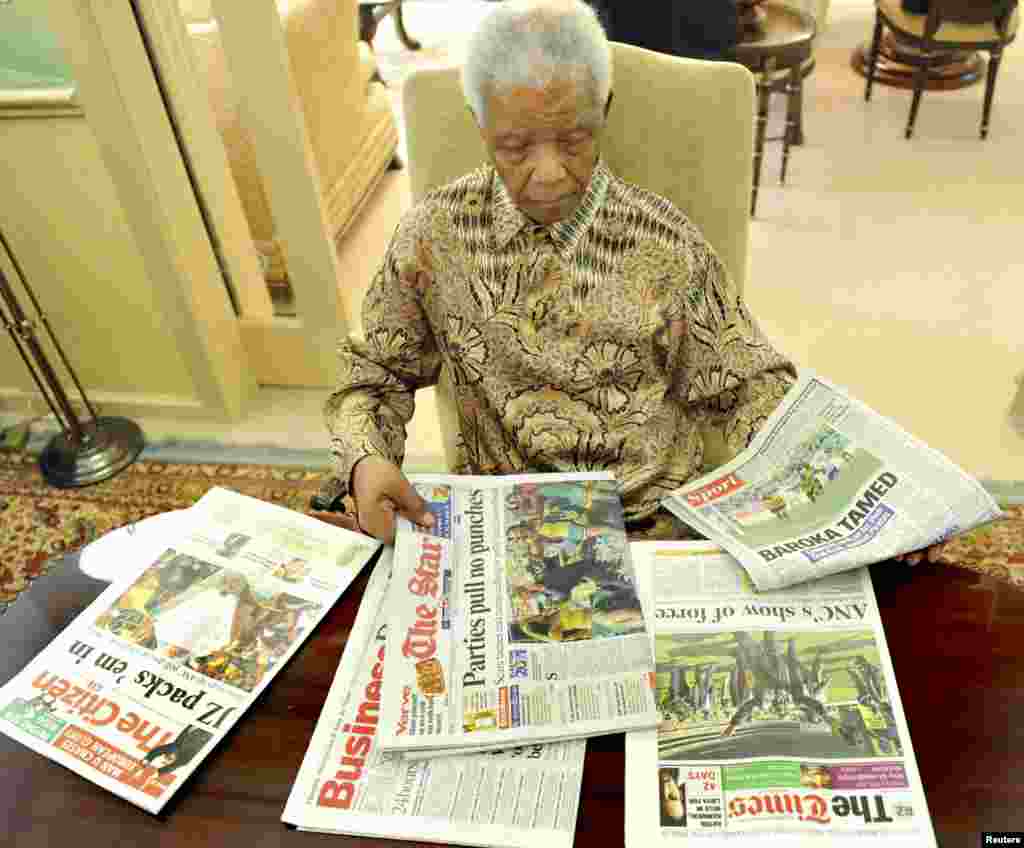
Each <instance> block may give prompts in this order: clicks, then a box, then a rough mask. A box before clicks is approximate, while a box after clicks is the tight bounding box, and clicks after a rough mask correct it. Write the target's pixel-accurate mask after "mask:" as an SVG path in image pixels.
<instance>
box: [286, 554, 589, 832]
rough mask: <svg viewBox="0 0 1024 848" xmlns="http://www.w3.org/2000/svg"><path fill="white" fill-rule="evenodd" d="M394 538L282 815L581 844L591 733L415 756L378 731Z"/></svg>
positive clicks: (290, 819) (319, 822) (302, 823)
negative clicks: (382, 741) (382, 740)
mask: <svg viewBox="0 0 1024 848" xmlns="http://www.w3.org/2000/svg"><path fill="white" fill-rule="evenodd" d="M391 572H392V550H391V549H390V548H385V549H384V550H383V552H382V553H381V557H380V559H379V560H378V562H377V565H376V566H375V567H374V570H373V573H372V574H371V576H370V582H369V584H368V586H367V588H366V591H365V593H364V595H363V599H362V601H361V603H360V607H359V612H358V614H357V616H356V622H355V625H354V626H353V628H352V632H351V635H350V636H349V638H348V641H347V643H346V645H345V652H344V654H343V656H342V659H341V663H340V665H339V666H338V671H337V673H336V675H335V678H334V681H333V683H332V684H331V689H330V692H329V694H328V696H327V701H326V703H325V704H324V709H323V712H322V713H321V715H320V718H319V720H318V721H317V725H316V730H315V731H314V733H313V739H312V741H311V742H310V745H309V749H308V750H307V752H306V756H305V758H304V759H303V762H302V767H301V768H300V770H299V775H298V778H297V779H296V782H295V785H294V786H293V787H292V791H291V794H290V795H289V797H288V804H287V806H286V807H285V811H284V815H283V816H282V821H285V822H287V823H288V824H292V825H295V826H297V827H298V828H299V829H300V830H313V831H319V832H325V833H339V834H347V835H356V836H375V837H381V838H391V839H406V840H412V841H416V842H443V843H452V844H459V845H484V846H496V847H497V846H510V848H511V847H512V846H514V847H515V848H529V846H535V845H545V846H549V845H550V846H555V848H557V846H562V848H570V846H571V845H572V842H573V835H574V833H575V830H576V815H577V810H578V807H579V800H580V786H581V781H582V776H583V756H584V753H585V749H586V742H585V741H582V740H574V741H570V742H556V743H552V744H549V745H539V744H532V745H528V746H520V747H517V748H512V749H509V750H506V751H500V752H491V753H487V754H475V755H471V756H451V757H443V758H438V759H433V760H416V761H412V760H406V759H404V758H403V757H402V755H401V754H399V753H395V752H385V751H382V750H381V748H380V746H379V744H377V742H378V740H377V739H376V738H375V737H376V733H377V728H378V726H379V720H380V714H381V713H380V704H381V688H382V681H383V680H386V679H387V675H386V674H385V672H384V666H385V658H386V659H387V667H388V669H389V671H388V673H390V668H391V665H392V660H391V655H390V654H386V653H385V647H386V643H387V628H388V625H387V622H386V619H387V604H386V601H387V596H388V590H389V586H390V583H391Z"/></svg>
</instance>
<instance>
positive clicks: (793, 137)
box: [729, 2, 817, 215]
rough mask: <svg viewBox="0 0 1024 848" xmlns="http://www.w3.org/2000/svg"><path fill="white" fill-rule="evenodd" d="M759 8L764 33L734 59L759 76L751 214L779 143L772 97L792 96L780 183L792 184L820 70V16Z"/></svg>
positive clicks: (769, 6)
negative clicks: (792, 153) (792, 152)
mask: <svg viewBox="0 0 1024 848" xmlns="http://www.w3.org/2000/svg"><path fill="white" fill-rule="evenodd" d="M759 8H760V9H761V11H762V12H764V20H763V35H761V37H759V38H757V39H756V40H750V41H743V42H740V43H739V44H737V45H736V46H735V47H733V48H732V50H731V51H730V55H729V58H731V59H732V60H733V61H735V62H738V63H739V64H741V65H744V66H746V67H747V68H749V69H750V70H751V71H752V72H753V73H754V75H755V76H756V78H757V134H756V136H755V141H754V188H753V191H752V193H751V198H750V214H751V215H754V214H755V213H756V211H757V191H758V187H759V186H760V184H761V162H762V160H763V158H764V143H765V141H778V140H779V139H777V138H773V139H766V138H765V129H766V127H767V125H768V105H769V99H770V97H771V95H772V94H773V93H776V92H785V93H786V96H787V109H786V131H785V132H784V133H783V135H782V136H781V140H782V171H781V176H780V180H779V182H780V183H782V184H785V182H786V167H787V165H788V164H789V148H790V145H792V144H800V143H802V142H803V80H804V77H805V76H807V74H809V73H810V72H811V70H812V69H813V68H814V63H813V61H812V50H813V43H814V36H815V33H816V31H817V28H816V26H815V23H814V18H813V17H812V16H811V15H809V14H807V13H806V12H801V11H799V10H798V9H793V8H790V7H789V6H783V5H781V4H779V3H771V2H769V3H765V4H763V5H762V6H760V7H759ZM780 71H782V72H783V73H779V72H780Z"/></svg>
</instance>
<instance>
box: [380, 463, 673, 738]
mask: <svg viewBox="0 0 1024 848" xmlns="http://www.w3.org/2000/svg"><path fill="white" fill-rule="evenodd" d="M410 481H411V482H412V483H413V485H414V486H415V487H416V489H417V491H419V492H420V494H421V495H422V496H423V497H424V499H425V500H427V501H428V503H430V504H431V510H432V511H434V513H435V515H436V516H437V518H436V520H435V523H434V526H433V527H432V528H431V530H430V531H425V530H423V529H421V528H418V527H413V525H411V524H410V523H409V522H407V521H405V520H404V519H400V520H399V528H398V533H397V536H396V540H395V566H394V569H395V589H394V590H393V592H392V595H391V601H390V603H389V610H388V613H389V615H388V648H387V653H388V657H389V658H391V657H393V658H394V663H393V664H392V665H389V675H388V679H387V681H386V682H385V684H384V700H383V705H382V727H381V731H380V745H381V747H382V748H383V749H385V750H401V751H405V752H406V754H407V755H408V756H436V755H440V754H442V753H452V752H460V751H461V752H466V751H470V750H487V749H495V748H503V747H509V746H510V745H518V744H522V743H525V742H528V741H529V742H543V741H551V740H559V739H566V738H573V737H574V738H584V737H587V736H593V735H596V734H600V733H617V732H621V731H623V730H624V729H626V728H633V727H653V726H654V723H655V721H656V709H655V705H654V697H653V691H652V686H651V680H652V678H651V675H652V673H653V669H654V666H653V656H652V653H651V643H650V639H649V637H648V630H649V625H648V622H647V621H646V620H645V618H644V615H643V610H642V607H641V605H640V600H639V598H638V596H637V591H636V586H635V581H634V576H633V567H632V563H631V562H630V557H629V546H628V544H627V542H626V533H625V526H624V521H623V513H622V502H621V491H620V488H619V485H618V484H617V483H616V481H615V479H614V478H613V477H612V475H611V474H609V473H606V472H593V473H586V474H569V475H557V474H539V475H524V476H512V477H455V476H443V475H441V476H435V475H413V476H411V477H410Z"/></svg>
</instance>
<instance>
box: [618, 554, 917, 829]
mask: <svg viewBox="0 0 1024 848" xmlns="http://www.w3.org/2000/svg"><path fill="white" fill-rule="evenodd" d="M631 547H632V549H633V551H634V554H633V560H634V565H635V568H636V571H637V581H638V584H639V585H640V590H641V596H642V599H643V601H644V605H645V608H647V609H648V610H649V612H650V615H652V616H653V619H654V622H655V626H654V633H653V636H654V642H655V653H656V655H657V663H658V665H657V679H658V695H657V697H658V706H659V709H660V711H661V722H660V724H659V725H658V729H657V730H656V731H638V732H634V733H628V734H627V735H626V846H627V848H650V846H652V845H659V844H666V845H667V844H671V843H673V842H674V844H679V843H678V840H680V839H683V840H685V839H695V838H705V839H706V840H707V841H708V842H709V843H710V842H711V841H713V840H722V841H723V844H732V843H731V842H729V843H725V842H724V841H725V840H728V839H735V838H737V837H739V838H741V839H753V838H757V837H761V838H768V839H769V842H770V844H771V845H781V846H785V845H793V846H797V845H799V846H801V848H806V846H808V845H815V844H824V843H827V844H828V845H830V846H834V845H841V844H843V843H844V841H845V843H846V844H849V845H851V846H858V848H859V846H866V845H883V844H884V845H886V846H895V845H908V846H909V845H913V846H934V845H935V835H934V832H933V830H932V825H931V819H930V818H929V815H928V805H927V803H926V801H925V796H924V791H923V789H922V786H921V779H920V776H919V775H918V771H917V763H916V761H915V759H914V752H913V749H912V748H911V744H910V734H909V733H908V731H907V723H906V721H905V719H904V715H903V707H902V704H901V702H900V696H899V691H898V690H897V688H896V680H895V678H894V677H893V672H892V663H891V661H890V658H889V650H888V648H887V646H886V642H885V632H884V630H883V629H882V624H881V620H880V617H879V613H878V606H877V604H876V602H875V596H874V592H873V590H872V587H871V580H870V578H869V576H868V573H867V569H864V568H862V569H858V570H856V571H848V572H845V573H843V574H837V575H833V576H831V577H826V578H824V579H821V580H817V581H813V582H808V583H803V584H801V585H800V586H797V587H793V588H790V589H786V590H783V591H779V592H772V593H769V594H763V593H761V594H758V593H755V592H754V591H753V587H752V586H751V584H750V580H749V578H748V576H747V575H746V574H745V573H744V572H743V570H742V569H741V568H740V567H739V565H738V564H737V563H736V561H735V560H734V559H733V558H732V557H731V556H729V555H728V554H726V553H725V552H724V551H722V550H721V549H719V548H715V547H714V546H712V545H710V543H700V542H638V543H634V544H633V545H631ZM815 837H818V838H815Z"/></svg>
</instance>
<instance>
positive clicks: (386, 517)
mask: <svg viewBox="0 0 1024 848" xmlns="http://www.w3.org/2000/svg"><path fill="white" fill-rule="evenodd" d="M352 498H353V500H355V502H356V516H355V518H357V520H358V529H359V530H361V531H362V532H364V533H367V534H369V535H370V536H374V537H376V538H377V539H380V540H381V541H382V542H384V544H386V545H390V544H392V543H393V542H394V541H395V514H396V513H397V514H399V515H402V516H404V517H405V518H408V519H409V520H410V521H411V522H413V523H414V524H419V525H420V526H421V527H433V526H434V516H433V514H432V513H431V512H430V511H429V510H428V509H427V502H426V501H425V500H423V498H421V497H420V495H419V493H418V492H417V491H416V490H415V489H414V488H413V486H412V483H410V482H409V481H408V480H406V479H405V475H404V474H403V473H402V471H401V469H400V468H399V467H398V466H397V465H395V464H394V463H393V462H388V461H387V460H386V459H382V458H381V457H378V456H368V457H365V458H364V459H362V460H360V461H359V463H358V464H357V465H356V469H355V472H354V473H353V475H352Z"/></svg>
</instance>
